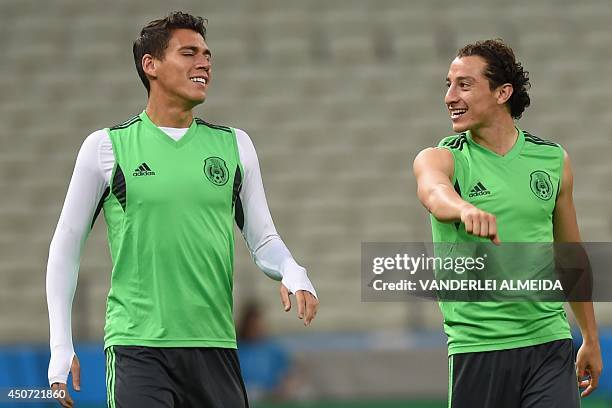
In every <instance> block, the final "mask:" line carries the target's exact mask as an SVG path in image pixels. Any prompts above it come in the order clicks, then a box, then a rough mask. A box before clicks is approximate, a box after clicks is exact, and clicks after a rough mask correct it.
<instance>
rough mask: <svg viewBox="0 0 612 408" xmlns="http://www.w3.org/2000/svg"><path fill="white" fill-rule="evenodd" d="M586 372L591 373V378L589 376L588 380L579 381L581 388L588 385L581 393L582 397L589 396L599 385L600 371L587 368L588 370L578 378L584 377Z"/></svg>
mask: <svg viewBox="0 0 612 408" xmlns="http://www.w3.org/2000/svg"><path fill="white" fill-rule="evenodd" d="M586 374H588V375H589V378H587V379H586V380H582V381H580V380H579V382H578V385H579V387H580V388H584V387H586V389H585V390H584V391H582V393H580V396H581V397H588V396H589V395H590V394H591V393H592V392H593V391H595V390H596V389H597V387H598V386H599V373H598V374H595V373H594V372H592V371H591V370H586V372H585V373H583V375H582V376H581V377H578V378H582V377H584V375H586Z"/></svg>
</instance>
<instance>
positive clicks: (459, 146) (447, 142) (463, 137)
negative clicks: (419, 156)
mask: <svg viewBox="0 0 612 408" xmlns="http://www.w3.org/2000/svg"><path fill="white" fill-rule="evenodd" d="M467 141H468V139H467V134H466V133H459V134H457V135H452V136H447V137H445V138H444V139H442V140H441V141H440V143H438V147H444V148H446V149H450V150H463V146H464V145H465V144H466V143H467Z"/></svg>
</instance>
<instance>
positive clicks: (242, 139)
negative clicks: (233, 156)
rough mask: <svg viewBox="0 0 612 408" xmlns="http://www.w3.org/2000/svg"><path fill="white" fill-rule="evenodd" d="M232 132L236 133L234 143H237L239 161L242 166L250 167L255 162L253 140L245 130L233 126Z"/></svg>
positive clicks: (255, 155)
mask: <svg viewBox="0 0 612 408" xmlns="http://www.w3.org/2000/svg"><path fill="white" fill-rule="evenodd" d="M234 133H235V134H236V144H237V145H238V155H239V156H240V161H241V162H242V164H243V166H245V167H250V166H251V165H253V164H254V163H256V162H257V152H256V151H255V146H254V145H253V141H252V140H251V138H250V137H249V135H248V134H247V132H245V131H244V130H242V129H237V128H234Z"/></svg>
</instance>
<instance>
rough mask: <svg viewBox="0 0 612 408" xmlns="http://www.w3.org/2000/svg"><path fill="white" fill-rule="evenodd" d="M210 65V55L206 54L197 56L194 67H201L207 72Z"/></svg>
mask: <svg viewBox="0 0 612 408" xmlns="http://www.w3.org/2000/svg"><path fill="white" fill-rule="evenodd" d="M211 66H212V62H211V60H210V57H209V56H207V55H204V56H201V57H199V58H198V60H197V61H196V66H195V67H196V69H203V70H204V71H206V72H208V71H209V70H210V68H211Z"/></svg>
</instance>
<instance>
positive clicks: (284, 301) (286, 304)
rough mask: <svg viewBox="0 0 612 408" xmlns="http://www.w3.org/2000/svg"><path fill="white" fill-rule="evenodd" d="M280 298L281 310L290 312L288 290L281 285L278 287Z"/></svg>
mask: <svg viewBox="0 0 612 408" xmlns="http://www.w3.org/2000/svg"><path fill="white" fill-rule="evenodd" d="M280 297H281V303H282V304H283V308H284V309H285V312H288V311H290V310H291V299H290V298H289V289H287V288H286V287H285V285H283V284H282V283H281V286H280Z"/></svg>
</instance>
